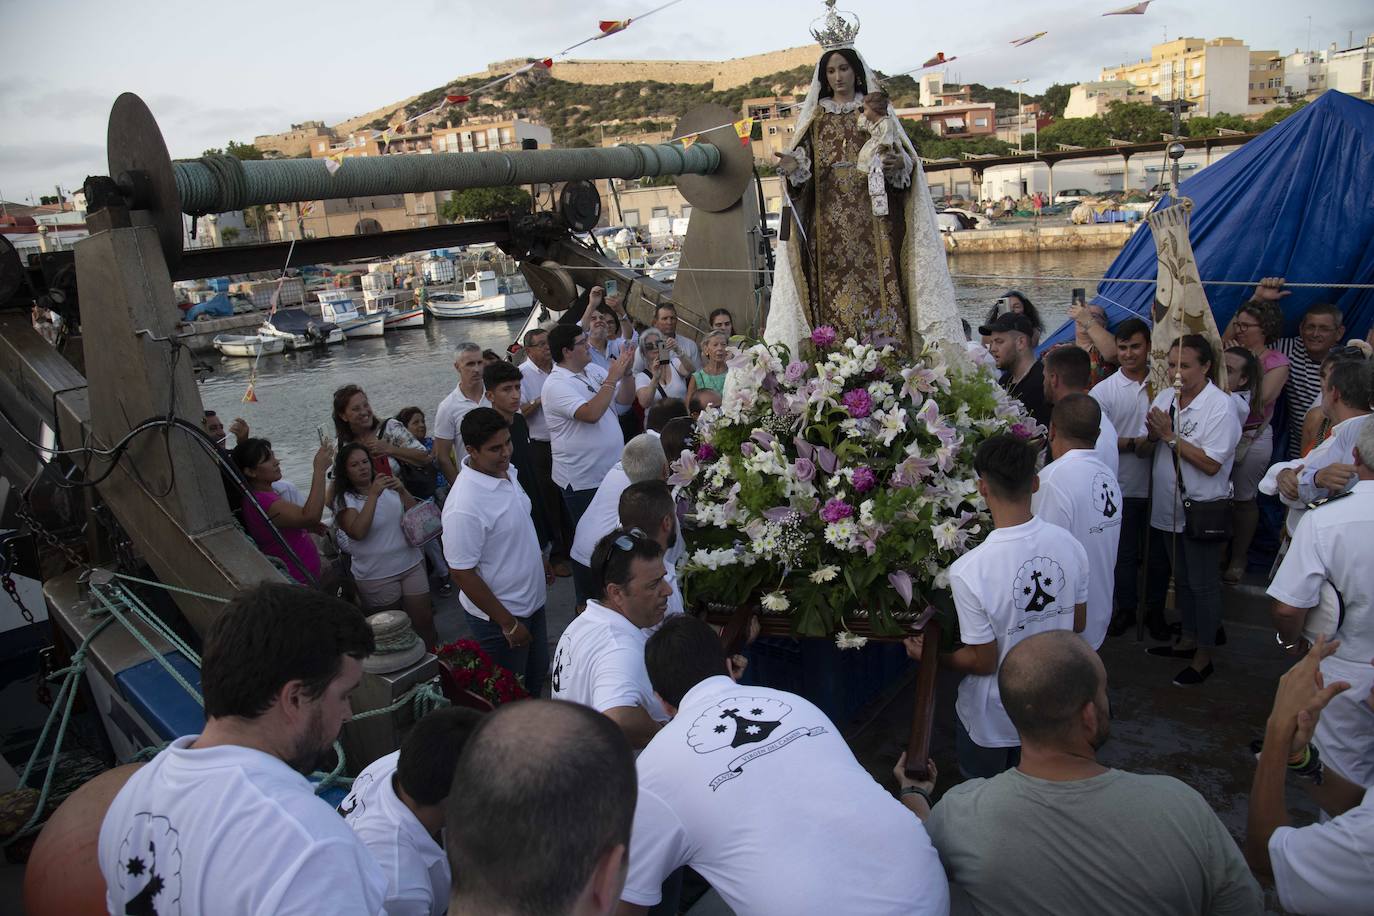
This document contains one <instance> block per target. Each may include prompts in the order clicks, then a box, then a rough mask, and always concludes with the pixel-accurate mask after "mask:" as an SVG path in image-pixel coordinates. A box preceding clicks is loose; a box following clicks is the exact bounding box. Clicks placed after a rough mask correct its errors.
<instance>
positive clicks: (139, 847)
mask: <svg viewBox="0 0 1374 916" xmlns="http://www.w3.org/2000/svg"><path fill="white" fill-rule="evenodd" d="M115 880H116V882H117V883H118V884H119V891H120V893H119V894H118V896H119V897H121V898H122V899H123V900H124V908H123V909H122V910H121V911H120V912H122V913H125V914H128V916H173V914H178V913H180V912H181V849H180V847H179V846H178V845H177V830H176V828H175V827H173V826H172V822H171V821H169V820H167V818H165V817H162V816H161V815H156V814H149V813H148V812H146V811H141V812H139V813H138V814H136V815H134V825H133V826H132V827H130V828H129V832H128V833H126V834H124V842H122V843H120V844H119V862H118V864H117V867H116V869H115Z"/></svg>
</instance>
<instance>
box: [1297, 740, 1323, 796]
mask: <svg viewBox="0 0 1374 916" xmlns="http://www.w3.org/2000/svg"><path fill="white" fill-rule="evenodd" d="M1288 772H1290V773H1292V774H1293V775H1294V776H1301V777H1302V778H1303V779H1306V780H1308V781H1310V782H1311V783H1312V785H1314V786H1319V785H1321V784H1322V774H1323V773H1325V772H1326V767H1325V766H1324V765H1323V764H1322V756H1321V754H1319V753H1317V748H1316V746H1315V745H1312V744H1309V745H1307V752H1306V753H1304V754H1303V757H1302V760H1300V761H1298V762H1297V763H1290V764H1288Z"/></svg>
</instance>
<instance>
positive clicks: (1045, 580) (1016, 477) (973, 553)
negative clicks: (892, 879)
mask: <svg viewBox="0 0 1374 916" xmlns="http://www.w3.org/2000/svg"><path fill="white" fill-rule="evenodd" d="M1036 457H1037V455H1036V450H1035V449H1034V448H1032V447H1031V446H1030V445H1029V444H1028V443H1027V442H1026V441H1025V440H1024V439H1019V438H1017V437H1016V436H1011V435H1000V436H993V437H991V438H989V439H987V440H986V441H985V442H983V444H982V445H980V446H978V451H977V453H976V454H975V455H974V458H973V468H974V470H975V471H976V472H977V473H978V492H979V494H981V495H982V497H983V499H985V500H986V501H987V504H988V510H989V511H990V512H991V513H992V523H993V525H994V527H995V529H996V530H994V531H993V532H992V533H990V534H989V535H988V536H987V539H986V540H985V541H983V543H981V544H979V545H978V546H977V547H975V548H973V549H972V550H970V551H969V552H968V553H966V554H964V555H963V556H962V557H960V558H959V559H957V560H955V561H954V563H953V564H952V565H951V566H950V568H949V581H950V586H951V588H952V589H953V591H954V607H955V610H956V611H957V612H958V614H959V637H960V639H962V640H963V642H964V645H963V646H962V647H960V648H958V649H956V650H955V651H953V652H951V653H949V654H947V655H941V656H940V667H941V668H949V669H951V670H954V671H962V672H963V673H964V674H965V675H966V677H965V678H964V679H963V680H962V681H960V682H959V698H958V700H957V701H956V702H955V706H954V708H955V712H956V713H957V714H958V722H957V723H956V724H957V726H958V727H957V729H956V733H955V745H956V750H957V752H958V757H959V769H960V771H962V772H963V774H964V776H965V777H967V778H969V779H972V778H974V777H983V778H991V777H993V776H996V775H997V774H998V773H1001V772H1002V771H1004V770H1008V769H1011V768H1012V767H1014V766H1016V765H1017V763H1019V762H1020V759H1021V739H1020V737H1019V736H1018V735H1017V734H1016V728H1015V726H1013V725H1012V724H1011V719H1009V718H1008V717H1007V713H1006V710H1005V709H1003V708H1002V698H1001V695H1000V694H999V693H998V690H997V669H998V668H999V667H1000V666H1001V664H1002V659H1004V658H1006V657H1007V653H1008V652H1010V651H1011V649H1012V647H1013V646H1015V645H1016V644H1017V643H1019V642H1020V641H1021V640H1023V639H1025V638H1026V637H1027V636H1030V635H1032V634H1035V633H1043V632H1045V631H1047V630H1068V629H1072V630H1073V631H1074V632H1075V633H1082V632H1083V627H1084V625H1085V624H1086V622H1087V613H1088V611H1087V601H1088V555H1087V553H1086V552H1085V551H1084V550H1083V545H1082V544H1080V543H1078V541H1076V540H1074V537H1073V535H1072V534H1070V533H1069V532H1067V531H1065V530H1064V529H1063V528H1060V527H1059V526H1058V525H1051V524H1049V523H1048V522H1044V521H1041V520H1040V519H1038V518H1036V517H1035V516H1034V515H1032V514H1031V494H1032V492H1033V491H1034V490H1035V487H1036V477H1035V462H1036ZM924 642H925V637H924V635H920V636H913V637H908V638H907V640H906V649H907V654H908V655H910V656H911V657H912V658H914V659H915V660H916V661H918V662H919V661H920V660H921V655H922V652H923V650H924Z"/></svg>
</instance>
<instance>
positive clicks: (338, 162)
mask: <svg viewBox="0 0 1374 916" xmlns="http://www.w3.org/2000/svg"><path fill="white" fill-rule="evenodd" d="M342 166H343V157H342V156H330V157H329V158H328V159H326V160H325V161H324V167H325V170H326V171H327V172H329V174H331V175H333V174H334V173H335V172H337V171H338V170H339V169H340V168H341V167H342Z"/></svg>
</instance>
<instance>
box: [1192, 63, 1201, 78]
mask: <svg viewBox="0 0 1374 916" xmlns="http://www.w3.org/2000/svg"><path fill="white" fill-rule="evenodd" d="M1193 76H1202V61H1200V60H1195V61H1193Z"/></svg>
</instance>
